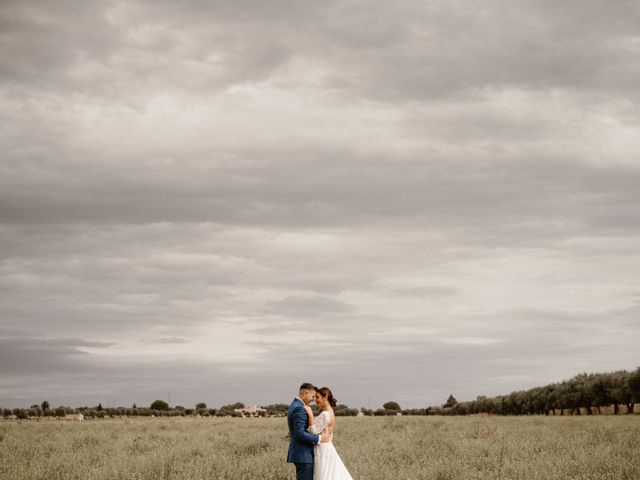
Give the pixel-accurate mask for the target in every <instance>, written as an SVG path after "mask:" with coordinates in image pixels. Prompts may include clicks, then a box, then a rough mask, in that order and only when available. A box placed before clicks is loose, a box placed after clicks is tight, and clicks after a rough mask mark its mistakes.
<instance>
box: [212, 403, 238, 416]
mask: <svg viewBox="0 0 640 480" xmlns="http://www.w3.org/2000/svg"><path fill="white" fill-rule="evenodd" d="M240 408H244V403H242V402H236V403H232V404H230V405H223V406H221V407H220V408H219V409H218V410H217V411H216V416H218V417H228V416H231V417H234V416H241V414H240V413H238V412H236V409H240Z"/></svg>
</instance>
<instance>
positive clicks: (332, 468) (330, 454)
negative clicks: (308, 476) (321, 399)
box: [309, 411, 353, 480]
mask: <svg viewBox="0 0 640 480" xmlns="http://www.w3.org/2000/svg"><path fill="white" fill-rule="evenodd" d="M330 420H331V416H330V415H329V412H325V411H323V412H321V413H320V415H318V416H317V417H316V418H315V420H314V422H313V425H312V426H310V427H309V432H311V433H315V434H316V435H319V434H320V433H322V431H323V430H324V429H326V428H328V427H329V421H330ZM313 454H314V460H313V480H353V479H352V478H351V475H349V472H348V471H347V468H346V467H345V466H344V463H342V460H341V459H340V456H339V455H338V452H337V451H336V449H335V447H334V446H333V442H331V441H329V442H326V443H318V444H317V445H315V446H314V447H313Z"/></svg>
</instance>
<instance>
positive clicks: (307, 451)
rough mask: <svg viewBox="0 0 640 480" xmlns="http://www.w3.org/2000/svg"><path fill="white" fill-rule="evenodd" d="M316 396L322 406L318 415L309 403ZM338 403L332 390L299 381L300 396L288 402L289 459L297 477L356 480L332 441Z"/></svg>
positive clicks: (302, 478)
mask: <svg viewBox="0 0 640 480" xmlns="http://www.w3.org/2000/svg"><path fill="white" fill-rule="evenodd" d="M314 400H315V402H316V405H317V406H318V407H319V408H320V410H321V412H320V414H319V415H318V416H317V417H315V418H314V416H313V412H312V411H311V407H310V406H309V405H310V404H311V402H312V401H314ZM335 406H336V399H335V398H333V393H331V390H329V389H328V388H327V387H322V388H316V387H314V386H313V385H312V384H310V383H303V384H302V385H300V391H299V392H298V396H297V397H296V398H294V399H293V402H291V405H289V411H288V412H287V420H288V422H289V453H288V455H287V462H288V463H293V464H294V465H295V466H296V479H297V480H353V479H352V478H351V475H349V472H348V471H347V469H346V468H345V466H344V464H343V463H342V460H341V459H340V456H339V455H338V452H336V449H335V448H334V446H333V443H331V439H332V438H333V431H334V429H335V426H336V420H335V416H334V414H333V408H334V407H335Z"/></svg>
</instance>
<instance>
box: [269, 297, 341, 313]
mask: <svg viewBox="0 0 640 480" xmlns="http://www.w3.org/2000/svg"><path fill="white" fill-rule="evenodd" d="M269 307H270V310H271V311H272V312H273V313H276V314H280V315H292V316H307V315H314V316H316V315H324V314H335V313H347V312H350V311H352V310H353V306H351V305H349V304H348V303H346V302H342V301H340V300H336V299H333V298H329V297H320V296H298V297H287V298H285V299H283V300H280V301H278V302H273V303H271V305H270V306H269Z"/></svg>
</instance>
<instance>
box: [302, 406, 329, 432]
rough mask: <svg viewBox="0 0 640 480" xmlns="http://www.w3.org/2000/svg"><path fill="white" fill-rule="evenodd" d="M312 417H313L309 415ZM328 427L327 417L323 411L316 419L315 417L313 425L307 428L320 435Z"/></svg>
mask: <svg viewBox="0 0 640 480" xmlns="http://www.w3.org/2000/svg"><path fill="white" fill-rule="evenodd" d="M309 418H312V417H309ZM326 429H327V419H326V416H325V414H324V412H321V413H320V415H318V416H317V417H316V418H315V419H313V425H311V426H310V427H309V428H308V429H307V430H309V432H311V433H315V434H316V435H320V434H321V433H322V432H324V431H325V430H326Z"/></svg>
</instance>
